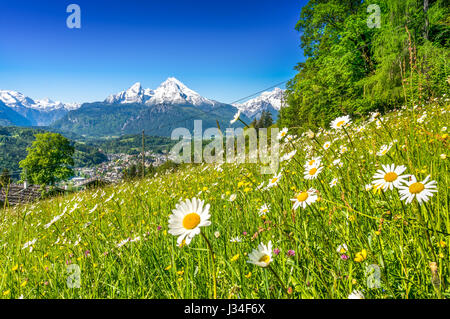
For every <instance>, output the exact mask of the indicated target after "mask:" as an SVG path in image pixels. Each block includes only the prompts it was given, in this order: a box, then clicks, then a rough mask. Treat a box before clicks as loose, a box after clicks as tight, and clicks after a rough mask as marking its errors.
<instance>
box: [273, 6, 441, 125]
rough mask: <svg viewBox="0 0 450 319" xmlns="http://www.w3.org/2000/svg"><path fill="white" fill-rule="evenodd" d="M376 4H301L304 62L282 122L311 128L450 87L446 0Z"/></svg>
mask: <svg viewBox="0 0 450 319" xmlns="http://www.w3.org/2000/svg"><path fill="white" fill-rule="evenodd" d="M376 3H377V6H375V7H374V6H370V5H371V1H355V0H338V1H337V0H310V1H309V2H308V4H307V5H306V6H304V7H303V8H302V10H301V14H300V19H299V20H298V22H297V25H296V27H295V28H296V30H298V31H299V32H300V33H301V37H300V38H301V47H302V49H303V52H304V55H305V57H306V61H304V62H301V63H298V64H297V66H296V70H297V71H298V73H297V75H296V76H295V78H294V79H292V80H291V81H289V82H288V84H287V94H286V104H287V106H286V107H285V108H283V109H282V110H281V113H280V117H279V124H280V125H283V126H290V127H297V126H300V127H313V128H314V127H317V126H324V125H326V124H327V123H329V121H330V120H331V119H333V118H334V117H336V116H338V115H342V114H354V115H355V114H356V115H361V114H364V113H367V112H368V111H371V110H375V109H378V110H380V111H386V110H389V109H392V108H393V107H394V106H398V105H399V103H403V104H405V103H406V102H408V101H411V102H412V101H414V103H418V102H420V101H421V100H422V101H423V100H426V99H430V98H433V97H436V96H441V95H443V94H444V93H448V92H449V86H448V84H447V83H446V79H447V78H448V76H449V74H450V68H449V65H448V61H449V57H450V53H449V46H450V40H449V39H450V18H449V17H450V10H449V6H448V1H446V0H435V1H433V0H422V1H420V0H380V1H377V2H376ZM377 11H379V20H378V21H379V24H377V23H374V21H375V22H376V21H377V20H376V19H377V18H376V15H377V13H378V12H377ZM400 105H401V104H400Z"/></svg>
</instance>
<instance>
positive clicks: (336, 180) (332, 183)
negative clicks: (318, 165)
mask: <svg viewBox="0 0 450 319" xmlns="http://www.w3.org/2000/svg"><path fill="white" fill-rule="evenodd" d="M337 182H338V179H337V178H333V180H332V181H331V182H330V187H334V186H336V184H337Z"/></svg>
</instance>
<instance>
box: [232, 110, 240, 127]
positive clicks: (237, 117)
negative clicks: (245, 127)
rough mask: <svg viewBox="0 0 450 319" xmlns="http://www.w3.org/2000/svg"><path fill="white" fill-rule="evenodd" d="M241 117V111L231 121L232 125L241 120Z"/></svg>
mask: <svg viewBox="0 0 450 319" xmlns="http://www.w3.org/2000/svg"><path fill="white" fill-rule="evenodd" d="M240 116H241V110H238V111H237V113H236V114H235V115H234V117H233V119H232V120H231V121H230V124H233V123H235V122H236V121H237V120H239V117H240Z"/></svg>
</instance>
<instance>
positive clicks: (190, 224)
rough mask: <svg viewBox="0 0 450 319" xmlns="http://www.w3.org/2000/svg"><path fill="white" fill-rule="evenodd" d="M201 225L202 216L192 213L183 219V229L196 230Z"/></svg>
mask: <svg viewBox="0 0 450 319" xmlns="http://www.w3.org/2000/svg"><path fill="white" fill-rule="evenodd" d="M198 224H200V215H199V214H197V213H190V214H187V215H186V216H184V218H183V227H184V228H186V229H194V228H195V227H197V225H198Z"/></svg>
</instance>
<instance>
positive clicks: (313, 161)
mask: <svg viewBox="0 0 450 319" xmlns="http://www.w3.org/2000/svg"><path fill="white" fill-rule="evenodd" d="M315 162H316V161H315V160H310V161H309V162H308V164H309V165H312V164H314V163H315Z"/></svg>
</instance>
